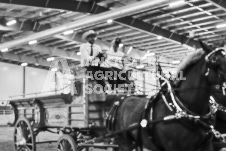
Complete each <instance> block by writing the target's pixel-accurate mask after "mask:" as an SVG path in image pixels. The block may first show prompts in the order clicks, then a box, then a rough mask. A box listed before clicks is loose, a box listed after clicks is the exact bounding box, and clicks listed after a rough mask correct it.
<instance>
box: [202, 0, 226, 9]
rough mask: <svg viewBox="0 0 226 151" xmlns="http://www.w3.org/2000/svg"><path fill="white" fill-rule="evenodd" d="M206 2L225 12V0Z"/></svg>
mask: <svg viewBox="0 0 226 151" xmlns="http://www.w3.org/2000/svg"><path fill="white" fill-rule="evenodd" d="M206 1H207V2H209V3H211V4H213V5H214V6H216V7H218V8H220V9H222V10H224V11H225V12H226V1H225V0H206Z"/></svg>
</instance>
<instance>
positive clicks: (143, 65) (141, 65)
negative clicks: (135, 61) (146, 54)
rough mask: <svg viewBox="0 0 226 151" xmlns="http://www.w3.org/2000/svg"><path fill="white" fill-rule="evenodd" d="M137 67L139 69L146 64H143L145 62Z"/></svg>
mask: <svg viewBox="0 0 226 151" xmlns="http://www.w3.org/2000/svg"><path fill="white" fill-rule="evenodd" d="M136 68H137V69H143V68H144V65H143V64H141V65H138V66H137V67H136Z"/></svg>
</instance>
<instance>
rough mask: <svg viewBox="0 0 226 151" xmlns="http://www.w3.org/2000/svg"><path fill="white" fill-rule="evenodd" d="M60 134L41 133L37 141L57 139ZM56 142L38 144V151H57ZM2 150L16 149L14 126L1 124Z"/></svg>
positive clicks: (0, 144) (0, 146)
mask: <svg viewBox="0 0 226 151" xmlns="http://www.w3.org/2000/svg"><path fill="white" fill-rule="evenodd" d="M58 137H59V136H58V135H55V134H50V133H44V132H42V133H40V134H39V135H38V136H37V138H36V141H37V142H38V141H48V140H53V139H54V140H57V139H58ZM56 150H57V149H56V143H52V144H40V145H37V149H36V151H56ZM0 151H14V146H13V128H12V127H6V126H0Z"/></svg>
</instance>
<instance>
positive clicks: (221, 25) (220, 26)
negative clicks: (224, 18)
mask: <svg viewBox="0 0 226 151" xmlns="http://www.w3.org/2000/svg"><path fill="white" fill-rule="evenodd" d="M224 27H226V23H224V24H219V25H217V26H216V28H224Z"/></svg>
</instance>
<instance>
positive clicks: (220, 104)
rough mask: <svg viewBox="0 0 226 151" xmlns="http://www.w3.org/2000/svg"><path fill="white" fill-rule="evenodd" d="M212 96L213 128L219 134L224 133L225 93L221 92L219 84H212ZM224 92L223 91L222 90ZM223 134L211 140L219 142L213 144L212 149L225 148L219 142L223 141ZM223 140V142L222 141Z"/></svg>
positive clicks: (225, 123)
mask: <svg viewBox="0 0 226 151" xmlns="http://www.w3.org/2000/svg"><path fill="white" fill-rule="evenodd" d="M212 89H213V92H212V98H211V99H210V101H211V104H212V105H213V106H214V107H215V108H216V110H217V112H216V120H215V129H216V130H217V131H219V132H220V134H226V95H223V94H222V91H225V90H224V89H221V88H220V86H219V85H216V86H213V88H212ZM224 93H225V92H224ZM221 137H223V135H221V136H219V138H216V139H214V141H213V142H219V143H216V144H215V145H214V151H218V150H220V149H221V148H225V145H223V146H222V144H221V143H225V139H222V138H221ZM223 141H224V142H223Z"/></svg>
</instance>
